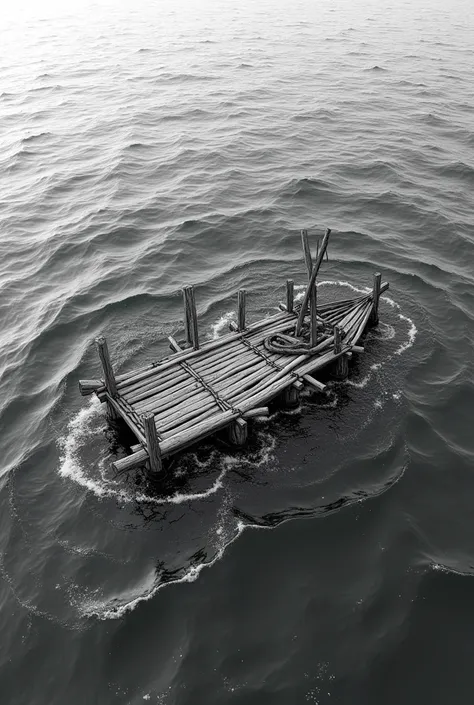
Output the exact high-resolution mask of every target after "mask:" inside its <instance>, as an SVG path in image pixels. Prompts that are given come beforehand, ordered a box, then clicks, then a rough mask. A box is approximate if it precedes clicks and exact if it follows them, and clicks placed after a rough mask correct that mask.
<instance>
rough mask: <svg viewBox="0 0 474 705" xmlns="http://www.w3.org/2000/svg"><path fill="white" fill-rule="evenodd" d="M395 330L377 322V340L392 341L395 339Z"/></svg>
mask: <svg viewBox="0 0 474 705" xmlns="http://www.w3.org/2000/svg"><path fill="white" fill-rule="evenodd" d="M395 332H396V331H395V328H394V327H393V326H391V325H390V324H389V323H383V322H382V321H380V322H379V325H378V338H379V339H380V340H392V339H393V338H395Z"/></svg>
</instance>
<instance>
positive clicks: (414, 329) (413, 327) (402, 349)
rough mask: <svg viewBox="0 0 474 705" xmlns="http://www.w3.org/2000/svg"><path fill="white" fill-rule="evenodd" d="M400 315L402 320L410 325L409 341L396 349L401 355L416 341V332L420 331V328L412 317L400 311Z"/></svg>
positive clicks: (397, 353)
mask: <svg viewBox="0 0 474 705" xmlns="http://www.w3.org/2000/svg"><path fill="white" fill-rule="evenodd" d="M398 317H399V318H400V320H402V321H406V322H407V323H408V325H409V326H410V327H409V330H408V340H407V342H406V343H402V345H400V347H399V348H397V350H395V355H401V354H402V353H404V352H405V350H408V348H411V346H412V345H413V343H414V342H415V338H416V334H417V333H418V328H417V327H416V325H415V324H414V322H413V321H412V319H411V318H409V317H408V316H404V315H403V313H399V314H398Z"/></svg>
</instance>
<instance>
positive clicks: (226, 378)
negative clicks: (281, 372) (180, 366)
mask: <svg viewBox="0 0 474 705" xmlns="http://www.w3.org/2000/svg"><path fill="white" fill-rule="evenodd" d="M269 369H272V368H271V367H270V365H269V364H268V362H266V361H265V360H263V359H262V358H261V357H257V356H256V355H255V357H254V359H253V360H252V361H251V362H247V363H245V364H243V365H239V366H238V367H236V368H235V370H232V372H231V373H229V372H224V373H223V374H221V375H220V376H219V377H217V378H213V379H210V380H209V383H210V385H211V386H212V388H213V389H214V390H215V391H216V392H220V391H223V392H226V393H227V392H229V390H230V389H233V388H234V387H235V386H236V385H237V386H238V383H239V381H240V380H243V379H248V378H249V377H250V375H253V374H257V373H259V372H262V373H265V372H266V371H267V370H269Z"/></svg>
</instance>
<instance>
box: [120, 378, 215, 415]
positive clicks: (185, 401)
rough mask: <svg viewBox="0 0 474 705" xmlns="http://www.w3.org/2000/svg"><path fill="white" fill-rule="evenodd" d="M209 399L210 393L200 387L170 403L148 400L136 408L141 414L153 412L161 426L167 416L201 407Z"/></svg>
mask: <svg viewBox="0 0 474 705" xmlns="http://www.w3.org/2000/svg"><path fill="white" fill-rule="evenodd" d="M208 397H209V392H207V391H206V390H205V389H203V388H202V387H201V386H200V385H199V388H198V389H192V390H191V391H190V392H189V393H188V394H179V395H178V396H177V397H176V398H175V399H174V400H173V401H171V402H169V403H167V402H166V400H165V399H163V398H158V399H157V398H154V399H146V400H145V401H144V402H141V403H139V404H136V405H135V406H134V408H135V409H136V411H137V412H138V413H139V414H144V413H147V412H153V413H154V414H155V416H156V417H157V418H158V421H159V423H160V424H161V422H162V419H163V418H165V417H166V416H169V415H170V414H175V413H178V412H179V411H180V410H184V409H186V408H187V407H189V406H192V405H199V404H200V403H202V402H203V401H205V400H206V399H207V398H208Z"/></svg>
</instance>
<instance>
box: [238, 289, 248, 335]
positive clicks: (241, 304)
mask: <svg viewBox="0 0 474 705" xmlns="http://www.w3.org/2000/svg"><path fill="white" fill-rule="evenodd" d="M246 293H247V292H246V291H245V289H240V291H239V298H238V312H237V325H238V328H239V331H244V330H245V296H246Z"/></svg>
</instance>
